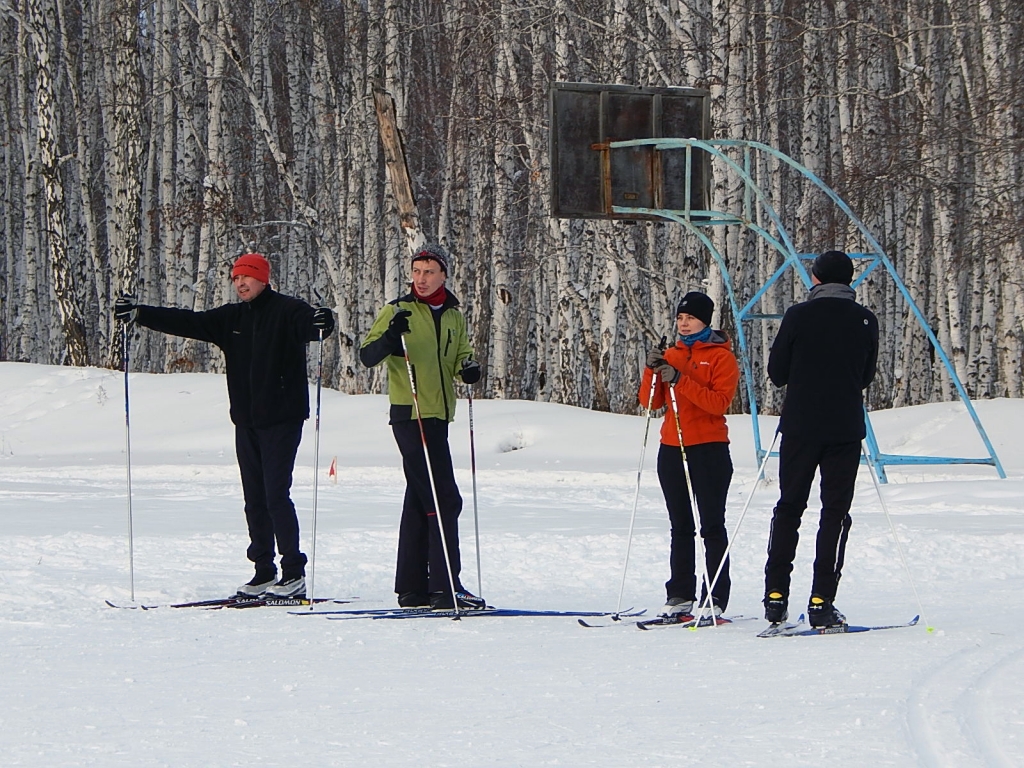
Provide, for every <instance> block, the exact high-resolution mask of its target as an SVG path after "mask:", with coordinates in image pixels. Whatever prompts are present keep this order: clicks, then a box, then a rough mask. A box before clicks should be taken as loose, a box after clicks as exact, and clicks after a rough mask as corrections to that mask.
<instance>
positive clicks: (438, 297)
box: [412, 285, 448, 307]
mask: <svg viewBox="0 0 1024 768" xmlns="http://www.w3.org/2000/svg"><path fill="white" fill-rule="evenodd" d="M412 295H413V296H415V297H416V298H417V299H419V300H420V301H422V302H423V303H424V304H429V305H430V306H431V307H440V306H441V305H442V304H444V302H445V300H446V299H447V298H448V292H447V291H446V290H445V289H444V286H443V285H442V286H441V287H440V288H438V289H437V290H436V291H434V292H433V293H432V294H430V295H429V296H420V294H419V292H418V291H417V290H416V286H415V285H414V286H413V287H412Z"/></svg>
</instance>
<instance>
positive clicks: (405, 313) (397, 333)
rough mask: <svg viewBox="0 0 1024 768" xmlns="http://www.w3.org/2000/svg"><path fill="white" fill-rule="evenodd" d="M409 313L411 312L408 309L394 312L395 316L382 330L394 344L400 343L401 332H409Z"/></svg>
mask: <svg viewBox="0 0 1024 768" xmlns="http://www.w3.org/2000/svg"><path fill="white" fill-rule="evenodd" d="M411 315H412V312H411V311H409V310H408V309H400V310H398V311H397V312H395V316H394V317H392V318H391V322H390V323H388V329H387V330H386V331H384V335H385V336H387V337H388V338H389V339H391V341H393V342H395V344H401V338H402V334H403V333H408V332H409V317H410V316H411Z"/></svg>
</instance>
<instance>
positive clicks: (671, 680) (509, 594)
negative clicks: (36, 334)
mask: <svg viewBox="0 0 1024 768" xmlns="http://www.w3.org/2000/svg"><path fill="white" fill-rule="evenodd" d="M0 392H2V393H3V395H2V398H0V520H2V523H3V530H4V533H5V542H6V544H5V546H4V558H3V568H2V569H0V626H2V636H0V638H2V639H0V682H2V685H0V765H2V766H47V767H48V768H58V767H62V766H133V768H139V767H143V766H175V767H179V766H203V767H204V768H208V767H214V766H257V765H260V766H311V767H312V766H350V765H351V766H370V765H372V766H492V765H494V766H543V765H560V766H675V765H706V766H718V765H721V766H741V765H749V766H762V765H767V766H771V765H785V766H802V765H807V766H810V765H833V766H836V765H841V766H847V765H848V766H855V765H856V766H859V765H874V766H888V765H893V766H914V765H924V766H958V767H959V766H1021V765H1024V695H1022V693H1021V690H1022V683H1024V652H1022V649H1024V611H1022V603H1024V601H1022V598H1021V596H1022V595H1024V578H1022V573H1024V567H1022V566H1024V504H1022V502H1024V443H1022V441H1021V434H1022V433H1024V402H1022V401H1020V400H1007V399H1002V400H992V401H985V402H978V403H976V406H977V410H978V413H979V414H980V417H981V419H982V421H983V423H984V424H985V426H986V428H987V430H988V433H989V435H990V437H991V439H992V442H993V444H994V446H995V448H996V450H997V452H998V454H999V456H1000V459H1001V460H1002V463H1003V465H1004V467H1005V470H1006V473H1007V475H1008V477H1007V479H999V478H998V477H997V474H996V472H995V470H994V469H993V468H992V467H987V466H939V467H903V468H897V467H890V468H889V479H890V483H889V484H888V485H885V486H883V487H882V495H883V497H884V498H885V501H886V505H887V507H888V510H889V513H890V516H891V521H892V525H893V527H894V528H895V531H896V534H897V536H898V542H899V544H900V545H901V546H902V550H903V552H904V554H905V556H906V560H907V563H908V564H909V573H910V576H909V577H908V573H907V569H905V568H904V567H903V561H902V559H901V557H900V550H899V548H898V547H897V538H895V537H894V535H893V532H892V529H891V528H890V523H889V518H887V517H886V515H885V514H884V509H883V507H882V505H881V503H880V501H879V496H878V494H877V493H876V491H875V486H874V484H873V483H872V481H871V476H870V474H869V473H868V471H867V469H866V468H862V469H861V474H860V478H859V480H858V484H857V494H856V498H855V500H854V508H853V516H854V527H853V530H852V533H851V536H850V542H849V548H848V550H847V565H846V569H845V572H844V575H843V581H842V585H841V587H840V593H839V596H838V599H837V605H838V606H839V607H840V609H841V610H842V611H843V612H844V613H845V614H846V615H847V616H848V617H849V619H850V621H851V623H855V624H879V623H882V624H889V623H895V622H902V621H906V620H908V619H910V618H911V617H912V616H914V615H915V614H917V613H919V612H923V618H922V623H921V625H919V626H917V627H913V628H908V629H895V630H890V631H884V632H868V633H863V634H855V635H854V634H851V635H846V636H830V637H829V636H826V637H799V638H774V639H759V638H757V637H756V634H757V632H758V631H760V630H761V629H762V628H763V627H764V626H766V623H765V622H764V620H763V619H762V618H761V616H762V614H761V611H762V607H761V602H760V601H761V596H762V591H763V584H762V572H763V567H764V550H765V544H766V541H767V537H768V527H769V522H770V517H771V510H772V507H773V506H774V503H775V501H776V494H777V492H778V484H777V473H778V466H777V462H776V461H775V460H774V459H772V460H770V461H769V462H768V465H767V471H766V479H765V480H763V481H762V482H761V483H760V484H758V485H757V487H756V490H754V492H753V495H752V496H751V495H750V494H751V489H752V486H753V483H754V479H755V475H756V472H757V466H756V462H755V459H754V451H753V444H752V439H751V423H750V417H749V416H733V417H730V419H729V424H730V430H731V437H732V455H733V461H734V463H735V465H736V473H735V476H734V480H733V485H732V489H731V492H730V502H729V512H728V523H729V528H730V532H731V533H732V534H733V538H734V546H733V550H732V552H733V554H732V557H733V560H732V569H733V594H732V601H731V604H730V606H729V610H728V613H729V614H732V615H743V616H746V617H752V620H746V621H737V622H735V623H734V624H732V625H728V626H725V627H722V628H717V629H716V628H707V629H701V630H697V631H689V630H686V629H681V628H676V627H672V628H662V629H657V630H656V631H651V632H639V631H636V629H635V628H634V627H632V626H631V625H627V624H625V623H623V624H619V625H614V626H610V627H607V628H600V629H585V628H583V627H581V626H579V625H578V624H577V622H576V620H575V619H573V618H565V617H539V618H534V617H530V618H522V617H515V618H498V617H471V618H466V619H463V620H462V621H459V622H456V621H451V620H448V619H443V618H429V619H409V620H400V621H377V620H369V619H359V620H345V621H332V620H328V619H327V618H325V617H322V616H303V615H294V614H293V613H292V611H294V610H296V609H289V608H281V607H277V608H258V609H252V610H215V611H210V610H196V609H171V608H159V609H156V610H148V611H142V610H117V609H113V608H110V607H107V605H106V604H105V602H104V601H105V600H108V599H109V600H111V601H115V602H119V603H130V601H131V589H132V582H131V579H130V575H129V562H130V559H129V546H128V545H129V513H128V509H129V505H128V497H127V473H126V451H125V447H126V439H125V437H126V430H125V396H124V377H123V374H121V373H118V372H116V371H108V370H101V369H92V368H88V369H82V368H66V367H46V366H36V365H25V364H16V363H2V364H0ZM314 402H315V401H314ZM130 406H131V407H130V416H131V464H132V473H131V484H132V503H131V509H132V515H131V518H132V523H133V537H132V539H133V542H134V592H135V599H136V601H137V602H138V603H146V604H154V603H168V602H175V601H183V600H191V599H201V598H211V597H219V596H223V595H225V594H228V593H231V592H233V590H234V589H235V587H236V586H237V585H239V584H241V583H243V582H244V581H246V580H247V579H248V578H249V576H250V575H251V573H252V569H251V564H250V563H249V562H248V561H247V560H246V559H245V548H246V544H247V537H246V534H245V526H244V518H243V512H242V502H241V490H240V485H239V481H238V471H237V466H236V464H235V458H234V450H233V428H232V426H231V424H230V422H229V420H228V415H227V397H226V388H225V384H224V379H223V377H222V376H218V375H213V374H177V375H146V374H132V375H131V376H130ZM473 407H474V417H475V418H474V422H475V430H474V431H475V439H476V456H477V491H478V508H479V526H478V527H479V539H480V561H481V564H482V568H481V570H482V580H481V581H482V585H481V586H482V593H483V595H484V596H485V597H486V598H487V600H488V602H489V603H491V604H493V605H496V606H499V607H507V608H514V607H522V608H536V609H567V610H609V611H610V610H614V609H615V608H616V607H618V605H619V604H618V597H619V588H620V583H621V580H622V572H623V561H624V557H625V554H626V543H627V534H628V531H629V524H630V516H631V510H632V507H633V499H634V494H635V492H636V482H637V466H638V460H639V457H640V452H641V445H642V443H643V436H644V428H645V420H644V418H643V417H639V416H620V415H610V414H605V413H595V412H591V411H586V410H582V409H578V408H572V407H567V406H559V405H553V404H546V403H533V402H522V401H484V400H477V401H475V402H474V404H473ZM387 410H388V406H387V401H386V398H385V397H382V396H373V395H365V396H349V395H343V394H339V393H338V392H335V391H330V390H324V391H323V401H322V410H321V414H322V415H321V429H320V438H319V442H320V469H319V480H318V483H317V487H318V505H317V506H318V509H317V516H316V518H317V519H316V542H315V556H316V557H315V571H314V572H313V580H314V583H313V588H314V591H315V594H316V595H317V596H321V597H358V598H359V600H358V602H357V603H353V605H363V606H369V607H389V606H392V605H394V594H393V591H392V589H393V575H394V560H395V546H396V538H397V526H398V518H399V511H400V507H401V500H402V494H403V488H404V483H403V480H402V475H401V470H400V465H399V456H398V452H397V449H396V448H395V446H394V443H393V440H392V437H391V432H390V429H389V427H388V426H387ZM872 417H873V418H872V421H873V424H874V426H875V429H876V432H877V434H878V439H879V442H880V444H881V447H882V450H883V451H887V452H891V453H909V454H921V455H939V456H983V455H985V452H984V448H983V446H982V443H981V440H980V439H979V438H978V436H977V434H976V432H975V430H974V428H973V425H972V423H971V421H970V418H969V417H968V415H967V413H966V411H965V409H964V407H963V405H962V404H959V403H941V404H931V405H925V406H919V407H913V408H904V409H899V410H895V411H887V412H878V413H874V414H873V415H872ZM775 423H776V422H775V420H774V419H771V418H764V419H763V422H762V424H761V429H762V432H763V434H765V435H768V436H769V437H770V435H771V434H772V432H773V431H774V428H775ZM467 426H468V420H467V404H466V402H465V401H462V402H460V403H459V412H458V418H457V420H456V422H455V423H454V424H453V425H452V430H451V443H452V449H453V454H454V458H455V462H456V466H457V468H458V469H457V476H458V480H459V483H460V486H461V489H462V492H463V496H464V497H465V509H464V511H463V515H462V518H461V527H462V536H461V539H462V548H463V559H464V564H465V565H464V570H463V580H464V582H465V584H466V586H467V587H469V588H470V589H471V590H472V591H477V587H478V583H477V567H476V547H475V544H474V541H475V536H474V522H473V521H474V514H473V495H472V482H471V474H470V458H469V457H470V450H469V446H470V443H469V431H468V429H467ZM657 427H658V424H657V422H654V423H652V425H651V432H650V442H649V444H648V448H647V452H646V463H645V467H644V470H643V474H642V479H641V486H640V494H639V504H638V510H637V514H636V525H635V530H634V535H633V540H632V548H631V554H630V560H629V567H628V572H627V575H626V579H625V589H624V595H623V598H622V607H623V608H625V607H630V606H632V607H635V608H637V609H640V608H644V609H647V612H648V615H653V614H656V613H657V612H658V610H659V609H660V607H661V604H662V602H663V600H664V587H663V584H664V581H665V579H666V578H667V576H668V573H667V572H668V521H667V517H666V513H665V510H664V504H663V500H662V497H661V492H660V489H659V486H658V482H657V476H656V472H655V457H656V454H657V440H658V437H657V435H658V433H657ZM315 442H316V441H315V429H314V421H313V420H310V421H309V422H308V423H307V425H306V428H305V432H304V438H303V443H302V446H301V448H300V452H299V458H298V461H297V464H296V471H295V485H294V488H293V498H294V500H295V502H296V505H297V507H298V508H299V514H300V523H301V525H302V545H303V549H304V550H305V551H306V553H307V554H312V542H311V533H312V528H313V525H312V523H313V495H314V482H313V480H314V475H313V468H312V465H313V455H314V443H315ZM335 456H336V457H337V462H338V469H339V471H338V480H337V483H336V484H335V483H334V482H332V481H331V480H330V479H329V478H328V475H327V469H328V466H329V465H330V462H331V459H332V458H333V457H335ZM748 497H750V498H751V503H750V506H749V510H748V512H747V514H746V516H745V517H744V519H743V521H742V525H741V527H740V528H739V531H738V532H736V526H737V523H738V522H739V518H740V512H741V510H742V509H743V506H744V503H745V502H746V500H747V499H748ZM815 500H816V492H815V493H814V494H813V495H812V504H811V507H810V509H809V510H808V512H807V514H806V522H805V525H804V529H803V530H804V533H805V536H804V537H803V541H802V542H801V546H800V550H799V553H798V557H797V561H796V564H795V570H794V579H793V605H792V606H791V612H792V613H794V614H795V613H799V612H800V611H801V609H802V608H803V606H804V605H805V600H806V598H807V593H808V591H809V588H810V576H811V562H812V560H813V540H814V537H813V531H814V529H815V525H816V519H817V509H816V507H815V506H814V501H815ZM308 575H309V573H308V572H307V576H308ZM915 587H916V591H917V594H919V599H918V597H917V596H915ZM298 610H299V611H301V610H302V609H298Z"/></svg>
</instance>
